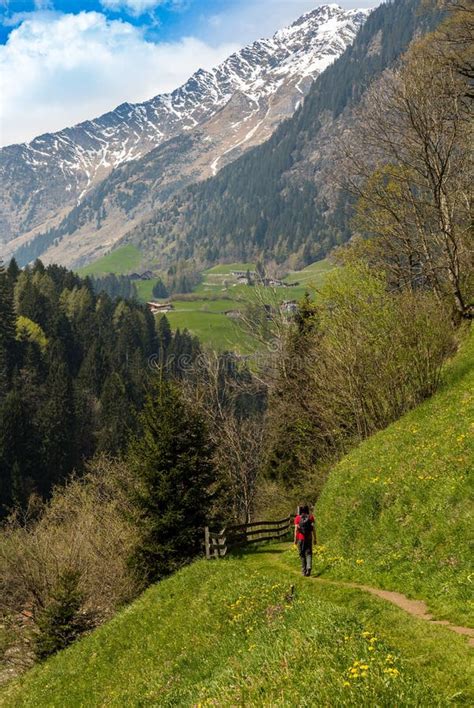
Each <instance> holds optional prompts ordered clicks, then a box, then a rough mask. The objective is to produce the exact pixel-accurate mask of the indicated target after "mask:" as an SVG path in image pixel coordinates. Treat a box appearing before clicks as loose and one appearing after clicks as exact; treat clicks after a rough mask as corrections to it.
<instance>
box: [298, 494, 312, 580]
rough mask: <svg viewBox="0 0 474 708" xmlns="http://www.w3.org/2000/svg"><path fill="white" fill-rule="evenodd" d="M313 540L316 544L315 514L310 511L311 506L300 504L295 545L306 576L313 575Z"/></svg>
mask: <svg viewBox="0 0 474 708" xmlns="http://www.w3.org/2000/svg"><path fill="white" fill-rule="evenodd" d="M313 541H314V544H315V545H316V529H315V527H314V516H313V515H312V514H310V513H309V506H308V505H304V506H300V507H299V509H298V513H297V515H296V516H295V545H297V546H298V552H299V554H300V558H301V571H302V573H303V575H304V576H305V577H308V576H310V575H311V562H312V556H313Z"/></svg>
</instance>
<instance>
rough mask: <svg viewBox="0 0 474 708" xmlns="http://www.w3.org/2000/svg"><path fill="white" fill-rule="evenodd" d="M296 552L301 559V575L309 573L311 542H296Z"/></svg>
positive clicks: (311, 556) (311, 558) (311, 555)
mask: <svg viewBox="0 0 474 708" xmlns="http://www.w3.org/2000/svg"><path fill="white" fill-rule="evenodd" d="M298 551H299V554H300V558H301V572H302V573H303V575H309V574H310V573H311V562H312V560H313V543H312V541H298Z"/></svg>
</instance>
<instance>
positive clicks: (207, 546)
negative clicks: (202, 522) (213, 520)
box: [204, 526, 211, 560]
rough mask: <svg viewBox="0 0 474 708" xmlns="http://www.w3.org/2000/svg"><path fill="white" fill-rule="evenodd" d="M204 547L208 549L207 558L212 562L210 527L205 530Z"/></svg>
mask: <svg viewBox="0 0 474 708" xmlns="http://www.w3.org/2000/svg"><path fill="white" fill-rule="evenodd" d="M204 545H205V547H206V558H207V560H210V558H211V544H210V541H209V526H206V527H205V528H204Z"/></svg>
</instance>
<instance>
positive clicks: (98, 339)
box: [0, 261, 198, 516]
mask: <svg viewBox="0 0 474 708" xmlns="http://www.w3.org/2000/svg"><path fill="white" fill-rule="evenodd" d="M127 284H128V281H127ZM95 288H96V289H97V291H98V292H99V294H96V292H95V289H94V286H93V284H92V283H91V281H89V280H82V279H81V278H79V277H78V276H77V275H75V274H74V273H71V272H70V271H68V270H66V269H65V268H62V267H59V266H48V267H47V268H45V267H44V266H43V265H42V264H41V263H40V262H39V261H38V262H37V263H36V264H35V265H34V266H33V267H32V268H30V269H27V270H24V271H20V270H19V269H18V267H17V265H16V263H15V261H11V263H10V265H9V267H8V269H7V270H5V269H4V268H0V364H1V366H0V375H1V378H0V516H4V515H5V514H6V513H7V512H8V510H11V509H12V508H13V507H15V506H20V507H21V508H26V506H27V504H28V499H29V498H30V496H31V495H32V494H35V493H36V494H39V495H40V496H48V495H49V493H50V492H51V489H52V487H53V485H55V484H58V483H61V482H63V481H64V480H65V479H66V478H67V477H68V476H69V475H70V474H71V473H72V472H73V470H75V471H76V472H79V471H81V470H83V468H84V464H85V462H86V461H87V460H88V459H90V458H91V457H92V456H93V455H94V454H95V453H97V452H105V453H111V454H117V453H118V452H119V451H120V450H122V449H123V448H124V446H125V444H126V442H127V432H128V430H129V429H132V430H133V429H135V427H136V420H135V413H136V412H137V411H139V410H140V409H141V407H142V405H143V401H144V398H145V392H146V387H147V384H148V381H149V378H150V375H151V374H152V371H153V370H152V369H150V366H149V361H150V357H155V358H159V357H160V356H161V357H162V358H163V360H164V358H165V357H168V356H171V355H173V356H175V357H177V358H179V357H180V356H181V355H183V354H185V355H186V356H188V357H189V358H190V359H192V357H193V356H195V355H196V353H197V351H198V344H197V342H196V341H195V340H194V339H192V338H191V337H190V336H189V335H187V334H186V333H183V334H181V333H179V332H177V333H176V334H175V335H172V334H171V331H170V329H169V325H168V324H167V322H166V320H163V321H162V322H161V323H160V324H159V325H156V323H155V320H154V318H153V316H152V315H151V313H150V312H149V311H148V309H147V308H146V307H144V306H142V305H139V304H136V303H134V302H133V301H125V300H123V299H121V298H120V297H119V298H118V299H117V294H120V293H117V292H112V291H113V289H111V293H112V295H114V299H112V298H111V297H109V296H108V295H106V294H105V293H103V292H100V291H101V290H102V286H101V284H100V281H96V284H95Z"/></svg>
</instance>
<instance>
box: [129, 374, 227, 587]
mask: <svg viewBox="0 0 474 708" xmlns="http://www.w3.org/2000/svg"><path fill="white" fill-rule="evenodd" d="M140 424H141V431H140V433H139V435H137V436H136V437H135V438H133V439H132V441H131V443H130V446H129V450H128V455H127V458H128V463H129V465H130V466H131V468H132V470H133V472H134V475H135V477H136V481H137V484H136V491H135V492H134V494H133V503H134V505H135V507H136V509H137V512H138V516H139V529H140V542H139V545H138V546H137V548H136V550H135V552H134V554H133V556H132V558H131V563H132V565H133V566H134V567H135V568H136V570H137V572H138V573H139V575H140V577H141V578H142V579H143V580H144V581H145V582H153V581H155V580H158V579H159V578H162V577H163V576H165V575H167V574H168V573H170V572H172V571H173V570H175V569H176V568H178V567H179V566H181V565H183V563H186V561H188V560H189V559H190V558H192V557H193V556H195V555H196V554H197V553H199V550H200V547H201V537H202V528H203V526H204V525H205V523H206V521H207V519H208V513H209V508H210V502H211V493H210V486H211V484H212V482H213V481H214V468H213V465H212V462H211V455H212V450H211V445H210V443H209V439H208V436H207V433H206V429H205V426H204V423H203V420H202V419H201V417H200V416H199V415H198V414H196V413H195V412H194V411H193V410H191V409H190V407H188V406H187V405H186V404H185V402H184V401H183V399H182V397H181V395H180V393H179V390H178V389H177V387H176V386H175V385H174V384H172V383H169V382H165V381H162V382H161V383H160V384H159V385H158V386H157V387H156V389H155V391H154V393H153V394H152V395H151V396H150V397H149V398H148V400H147V402H146V404H145V407H144V410H143V412H142V414H141V415H140Z"/></svg>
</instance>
